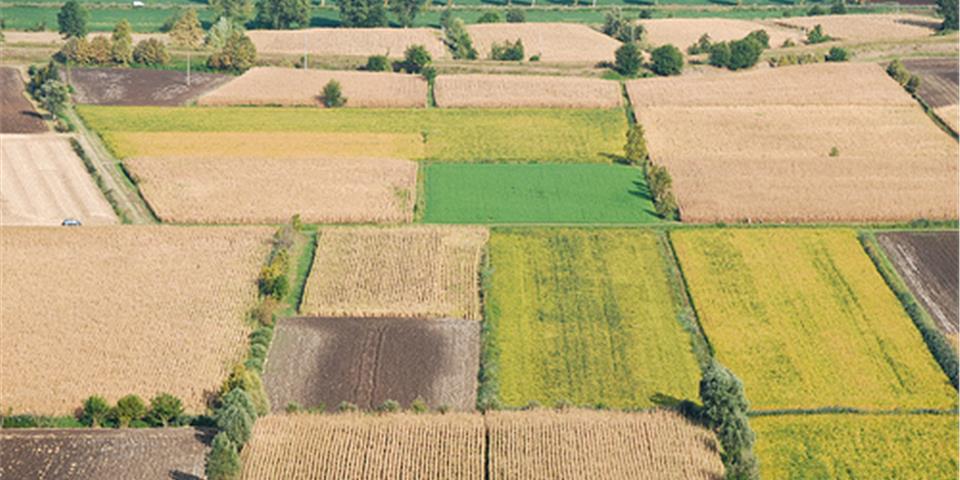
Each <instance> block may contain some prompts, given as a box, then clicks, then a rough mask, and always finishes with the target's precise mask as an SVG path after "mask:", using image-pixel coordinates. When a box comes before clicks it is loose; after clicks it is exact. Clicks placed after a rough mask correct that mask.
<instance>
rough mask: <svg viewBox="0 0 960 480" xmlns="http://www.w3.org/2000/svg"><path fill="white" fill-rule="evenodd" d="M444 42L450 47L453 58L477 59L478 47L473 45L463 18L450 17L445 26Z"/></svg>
mask: <svg viewBox="0 0 960 480" xmlns="http://www.w3.org/2000/svg"><path fill="white" fill-rule="evenodd" d="M443 27H444V28H443V36H444V43H445V44H446V45H447V48H449V49H450V53H451V54H452V55H453V58H455V59H457V60H476V59H477V49H476V48H474V47H473V40H472V39H471V38H470V34H469V33H468V32H467V28H466V26H465V25H464V23H463V20H461V19H459V18H453V19H450V20H449V21H448V22H446V23H445V24H444V26H443Z"/></svg>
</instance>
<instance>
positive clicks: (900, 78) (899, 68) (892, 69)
mask: <svg viewBox="0 0 960 480" xmlns="http://www.w3.org/2000/svg"><path fill="white" fill-rule="evenodd" d="M887 75H890V76H891V77H893V79H894V80H896V81H897V83H899V84H900V85H906V84H907V81H909V80H910V72H908V71H907V67H904V66H903V62H901V61H900V59H896V60H894V61H892V62H890V65H887Z"/></svg>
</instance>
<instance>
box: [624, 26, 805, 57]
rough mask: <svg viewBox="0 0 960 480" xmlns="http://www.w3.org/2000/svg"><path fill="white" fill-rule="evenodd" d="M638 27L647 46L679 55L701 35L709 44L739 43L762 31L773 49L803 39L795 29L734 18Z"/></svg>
mask: <svg viewBox="0 0 960 480" xmlns="http://www.w3.org/2000/svg"><path fill="white" fill-rule="evenodd" d="M640 24H641V25H643V28H645V29H646V31H647V35H646V39H647V41H648V42H650V43H651V44H653V45H666V44H668V43H669V44H673V46H675V47H677V48H679V49H680V50H681V51H683V52H686V50H687V47H689V46H690V45H692V44H694V43H696V42H697V40H699V39H700V36H701V35H703V34H705V33H706V34H708V35H710V39H711V41H714V42H726V41H730V40H739V39H741V38H743V37H746V36H747V34H749V33H750V32H753V31H756V30H766V32H767V34H768V35H770V46H771V47H773V48H777V47H779V46H781V45H783V42H784V41H786V40H787V39H790V40H793V42H794V43H798V44H799V43H800V40H801V39H802V37H803V35H802V34H801V33H800V32H799V31H798V30H796V29H790V28H786V27H778V26H775V25H765V24H762V23H759V22H754V21H750V20H739V19H734V18H658V19H653V20H642V21H641V22H640Z"/></svg>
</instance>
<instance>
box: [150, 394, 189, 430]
mask: <svg viewBox="0 0 960 480" xmlns="http://www.w3.org/2000/svg"><path fill="white" fill-rule="evenodd" d="M181 415H183V403H182V402H181V401H180V399H179V398H177V397H175V396H173V395H170V394H169V393H161V394H159V395H157V396H155V397H153V398H152V399H150V410H149V411H148V412H147V421H148V422H150V424H151V425H156V426H160V427H166V426H167V425H169V424H170V422H172V421H174V420H176V419H177V418H180V416H181Z"/></svg>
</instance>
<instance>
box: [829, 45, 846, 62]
mask: <svg viewBox="0 0 960 480" xmlns="http://www.w3.org/2000/svg"><path fill="white" fill-rule="evenodd" d="M849 59H850V53H849V52H847V49H846V48H842V47H833V48H831V49H830V53H828V54H827V61H828V62H846V61H847V60H849Z"/></svg>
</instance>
